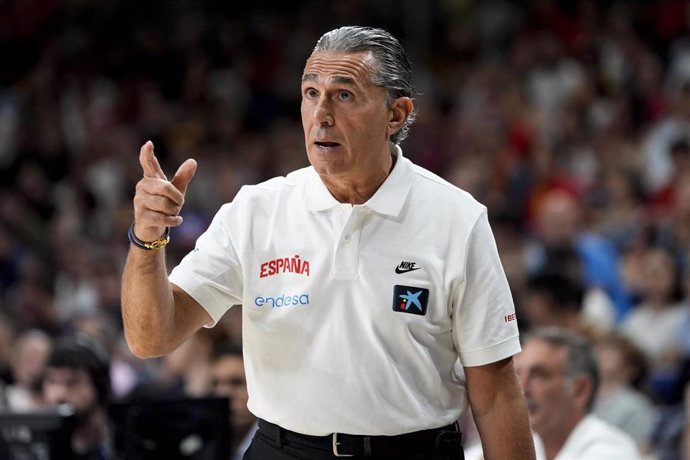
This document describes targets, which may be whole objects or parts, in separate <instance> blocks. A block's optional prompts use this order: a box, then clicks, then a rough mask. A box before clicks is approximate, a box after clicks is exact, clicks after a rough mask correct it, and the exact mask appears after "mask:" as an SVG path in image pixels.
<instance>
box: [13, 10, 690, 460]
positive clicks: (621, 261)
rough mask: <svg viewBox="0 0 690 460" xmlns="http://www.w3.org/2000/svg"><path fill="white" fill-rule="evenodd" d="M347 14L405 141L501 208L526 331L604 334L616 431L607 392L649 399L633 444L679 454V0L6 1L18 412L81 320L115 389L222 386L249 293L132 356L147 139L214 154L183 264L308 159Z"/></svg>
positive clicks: (686, 55) (688, 163)
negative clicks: (247, 191) (254, 193)
mask: <svg viewBox="0 0 690 460" xmlns="http://www.w3.org/2000/svg"><path fill="white" fill-rule="evenodd" d="M345 24H358V25H373V26H378V27H384V28H386V29H388V30H389V31H390V32H392V33H393V34H394V35H396V36H397V37H399V38H400V39H401V41H402V43H403V45H404V46H405V48H406V49H407V51H408V54H409V55H410V58H411V60H412V61H413V66H414V71H415V75H416V85H417V90H418V95H417V98H416V104H417V107H418V110H419V115H418V119H417V121H416V122H415V124H414V125H413V127H412V131H411V133H410V137H409V138H408V139H407V140H406V141H405V142H404V143H403V145H402V148H403V151H404V153H405V156H407V157H409V158H411V159H412V160H413V161H415V162H416V163H418V164H420V165H422V166H424V167H426V168H428V169H430V170H432V171H434V172H436V173H437V174H439V175H441V176H442V177H444V178H446V179H447V180H449V181H450V182H452V183H454V184H456V185H458V186H460V187H461V188H463V189H465V190H467V191H468V192H470V193H471V194H472V195H473V196H474V197H475V198H477V199H478V200H479V201H481V202H482V203H484V204H485V205H486V206H487V207H488V210H489V216H490V220H491V223H492V227H493V230H494V233H495V236H496V238H497V242H498V246H499V252H500V254H501V258H502V261H503V264H504V267H505V269H506V272H507V276H508V278H509V281H510V284H511V288H512V289H513V294H514V298H515V302H516V308H517V312H518V320H519V324H520V327H521V329H522V330H523V331H525V332H527V331H529V330H531V329H534V328H537V327H542V326H559V327H562V328H567V329H571V330H575V331H578V332H579V333H581V334H583V335H585V336H586V337H588V338H589V339H590V340H591V341H592V343H593V344H595V345H596V346H597V350H598V351H599V353H598V356H599V357H600V360H601V362H600V365H601V372H602V389H601V391H600V395H599V399H598V401H597V406H596V408H595V410H599V412H600V413H601V414H602V417H609V418H610V419H611V420H614V422H615V418H616V417H619V421H618V423H619V425H624V422H625V421H626V420H628V421H629V420H630V418H629V416H627V415H624V416H623V417H622V418H620V413H619V410H620V407H622V406H616V404H615V403H614V402H612V401H613V395H614V394H615V391H616V389H617V388H619V387H624V388H625V389H626V391H629V392H632V393H634V394H635V398H637V399H640V400H642V401H644V404H648V406H645V407H649V408H651V409H650V412H649V414H650V415H649V417H648V418H645V420H648V423H646V424H643V425H645V426H644V427H640V426H635V427H632V428H629V431H630V433H631V435H633V436H634V437H635V439H636V440H638V442H639V446H640V449H641V450H643V451H645V452H647V453H650V455H655V456H656V457H655V458H664V459H666V458H669V459H670V458H678V457H677V455H679V452H680V451H679V448H678V445H679V442H680V441H679V439H680V435H681V431H682V429H683V425H684V424H687V421H686V420H687V419H686V418H684V417H686V415H684V414H683V410H684V409H683V407H684V396H683V395H684V393H690V392H688V390H687V387H688V381H689V380H690V377H689V376H690V364H689V363H690V1H687V0H659V1H655V2H649V1H643V0H626V1H623V0H618V1H616V0H602V1H593V0H590V1H587V0H580V1H578V0H532V1H524V2H523V1H510V0H482V1H479V0H474V1H472V0H437V1H418V0H368V1H365V0H336V1H329V2H322V1H317V0H303V1H298V2H279V1H261V0H256V1H254V2H242V3H237V2H214V1H211V0H205V1H203V0H195V1H192V0H172V1H166V2H162V1H151V2H134V1H132V0H102V1H98V2H91V1H87V0H14V1H12V0H0V56H2V64H0V372H1V374H0V376H1V377H2V380H3V381H4V382H5V383H6V384H7V385H8V386H9V388H10V389H11V391H8V392H7V394H8V396H9V399H10V402H8V404H10V406H11V407H14V408H17V409H21V408H24V409H26V408H28V407H33V406H35V405H40V404H41V394H40V391H37V388H40V386H39V385H38V384H37V381H38V380H39V379H40V376H41V370H42V366H43V365H44V361H43V360H44V359H45V358H46V357H47V356H48V354H49V350H50V346H51V341H52V340H54V339H55V338H57V337H60V336H64V335H73V334H76V333H77V332H79V333H83V334H87V335H89V336H91V337H93V338H95V339H97V340H98V341H100V342H101V343H102V345H103V346H104V347H105V349H106V350H107V351H108V352H109V354H110V357H111V379H112V393H113V398H124V397H127V396H128V395H130V394H131V393H132V392H136V391H139V390H141V392H142V393H144V392H145V391H147V390H146V388H147V387H150V386H151V385H154V386H155V388H169V389H174V390H175V391H182V392H184V393H186V394H189V395H202V394H206V393H208V392H209V391H211V390H210V389H211V382H212V374H211V372H210V362H211V359H212V356H213V355H214V350H215V349H216V348H219V347H222V346H227V345H228V344H238V343H239V342H240V339H241V337H240V332H241V325H240V322H239V321H240V317H241V314H240V313H239V309H233V310H231V312H230V313H229V314H227V315H226V316H225V317H224V318H223V320H222V321H221V322H220V323H219V325H218V326H217V327H216V328H214V329H212V330H209V331H202V332H201V333H199V334H197V336H195V337H194V338H193V339H191V340H190V341H189V342H188V343H187V344H185V345H184V346H183V347H182V348H181V349H179V350H178V351H176V352H174V353H173V354H171V355H170V356H168V357H165V358H161V359H156V360H149V361H140V360H137V359H135V358H134V357H133V356H132V355H131V354H130V353H129V351H128V349H127V347H126V344H125V343H124V338H123V335H122V327H121V319H120V299H119V283H120V274H121V269H122V264H123V262H124V260H125V255H126V252H127V250H128V241H127V238H126V233H127V228H128V226H129V225H130V223H131V219H132V205H131V199H132V196H133V192H134V184H135V183H136V182H137V181H138V179H139V178H140V176H141V170H140V167H139V163H138V152H139V147H140V146H141V144H143V143H144V142H145V141H146V140H149V139H150V140H152V141H153V142H154V144H155V148H156V154H157V155H158V157H159V158H160V159H161V163H162V165H163V169H164V170H165V171H166V172H168V174H172V173H173V172H174V171H175V169H176V168H177V166H178V165H179V164H180V163H181V162H182V161H183V160H184V159H186V158H188V157H193V158H195V159H196V160H197V161H198V163H199V170H198V172H197V177H195V179H194V180H193V181H192V183H191V185H190V189H189V192H188V196H187V200H186V204H185V207H184V209H183V217H184V219H185V223H184V224H183V225H182V226H181V227H180V228H177V229H174V230H173V232H172V244H171V245H170V246H168V249H167V256H168V260H169V265H170V266H171V267H172V266H173V265H174V264H175V263H176V262H177V261H178V260H179V259H180V258H181V257H182V256H183V255H184V254H185V253H186V252H187V251H189V250H190V249H191V248H192V247H193V245H194V241H195V239H196V237H197V236H198V235H199V234H200V233H201V232H202V231H203V230H204V229H205V228H206V226H207V225H208V223H209V221H210V219H211V217H212V216H213V214H214V213H215V211H216V210H217V209H218V207H219V206H220V205H221V204H222V203H224V202H227V201H230V200H232V198H233V196H234V195H235V193H236V192H237V191H238V189H239V187H241V186H242V185H243V184H247V183H256V182H258V181H262V180H265V179H267V178H269V177H272V176H274V175H282V174H285V173H287V172H288V171H290V170H293V169H295V168H299V167H302V166H306V165H307V160H306V154H305V152H304V146H303V137H302V128H301V123H300V120H299V102H300V94H299V79H300V76H301V71H302V67H303V65H304V62H305V61H306V58H307V57H308V55H309V54H310V52H311V48H312V46H313V45H314V43H315V41H316V39H317V38H318V37H319V36H320V35H321V34H322V33H323V32H325V31H327V30H329V29H331V28H333V27H336V26H339V25H345ZM621 376H623V377H624V378H621ZM142 389H143V390H142ZM155 393H156V391H154V392H152V393H151V394H155ZM13 395H14V396H13ZM685 404H686V405H687V404H690V403H689V402H687V401H685ZM611 414H613V415H611ZM651 414H656V415H651ZM612 423H613V422H612ZM638 425H639V424H638ZM673 455H676V457H674V456H673Z"/></svg>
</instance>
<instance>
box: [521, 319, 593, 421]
mask: <svg viewBox="0 0 690 460" xmlns="http://www.w3.org/2000/svg"><path fill="white" fill-rule="evenodd" d="M529 339H539V340H543V341H544V342H546V343H548V344H550V345H553V346H554V347H558V348H565V350H566V358H565V363H564V364H565V368H564V369H563V370H564V372H565V376H566V377H567V378H568V379H570V380H572V379H574V378H577V377H588V378H589V379H590V380H591V381H592V392H591V394H590V395H589V398H588V400H587V410H588V411H590V410H591V409H592V405H593V404H594V398H595V396H596V393H597V389H598V388H599V366H598V364H597V358H596V355H595V354H594V349H593V347H592V345H591V344H590V342H589V340H587V339H586V338H585V337H583V336H581V335H579V334H576V333H575V332H571V331H568V330H565V329H562V328H558V327H544V328H539V329H536V330H535V331H532V332H530V333H529V334H528V335H527V337H526V338H525V340H529Z"/></svg>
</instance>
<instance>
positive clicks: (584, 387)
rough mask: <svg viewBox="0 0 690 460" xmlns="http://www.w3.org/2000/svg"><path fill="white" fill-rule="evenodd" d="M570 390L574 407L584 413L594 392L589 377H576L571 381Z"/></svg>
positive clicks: (592, 383)
mask: <svg viewBox="0 0 690 460" xmlns="http://www.w3.org/2000/svg"><path fill="white" fill-rule="evenodd" d="M572 389H573V393H572V396H573V401H574V403H575V406H577V408H579V409H580V410H582V412H583V413H586V412H587V403H588V402H589V398H590V397H591V396H592V391H594V382H592V379H591V378H589V377H576V378H574V379H573V381H572Z"/></svg>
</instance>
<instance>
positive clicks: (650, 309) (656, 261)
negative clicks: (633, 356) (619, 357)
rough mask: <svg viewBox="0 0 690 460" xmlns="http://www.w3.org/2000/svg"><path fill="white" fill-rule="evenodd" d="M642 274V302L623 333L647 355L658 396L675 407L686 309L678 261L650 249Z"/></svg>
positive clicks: (657, 250)
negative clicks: (673, 393)
mask: <svg viewBox="0 0 690 460" xmlns="http://www.w3.org/2000/svg"><path fill="white" fill-rule="evenodd" d="M640 269H641V270H642V273H641V274H642V277H641V283H642V285H641V292H640V301H639V303H638V304H637V305H636V306H635V307H634V309H633V310H632V312H631V313H630V315H629V316H628V318H626V319H625V321H624V322H623V323H622V324H621V332H622V333H623V334H624V335H625V336H626V337H628V338H629V339H630V340H631V341H632V342H633V343H634V344H635V345H636V346H638V347H639V348H640V350H642V352H643V353H644V354H645V357H646V359H647V361H648V362H649V363H650V364H651V369H650V384H651V385H652V388H653V390H654V392H655V394H656V395H657V396H658V397H659V398H661V400H662V401H664V402H666V403H672V402H673V401H671V398H672V388H673V386H674V385H675V383H676V381H677V378H678V375H677V372H678V364H679V361H680V350H679V345H678V339H677V337H678V333H677V331H678V327H679V324H681V323H682V319H683V314H684V310H685V309H684V307H683V305H682V304H681V303H679V302H680V300H681V296H682V292H681V285H680V274H679V271H678V265H677V261H676V259H675V258H674V257H673V255H672V254H670V253H669V251H668V250H665V249H663V248H658V247H657V248H650V249H648V250H647V251H646V252H645V254H644V256H643V258H642V264H641V266H640Z"/></svg>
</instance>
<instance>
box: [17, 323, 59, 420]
mask: <svg viewBox="0 0 690 460" xmlns="http://www.w3.org/2000/svg"><path fill="white" fill-rule="evenodd" d="M51 342H52V341H51V339H50V337H49V336H48V335H47V334H46V333H45V332H43V331H40V330H37V329H33V330H29V331H26V332H24V333H22V334H20V335H19V336H18V337H17V340H16V341H15V343H14V353H13V355H12V377H13V380H14V383H12V384H11V385H9V386H8V387H7V390H6V391H7V393H6V397H7V406H8V408H9V409H10V410H13V411H17V412H25V411H30V410H32V409H35V408H37V407H39V406H41V405H42V404H43V394H42V391H41V378H42V376H43V369H44V367H45V364H46V361H47V359H48V356H49V354H50V350H51V347H52V343H51Z"/></svg>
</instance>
